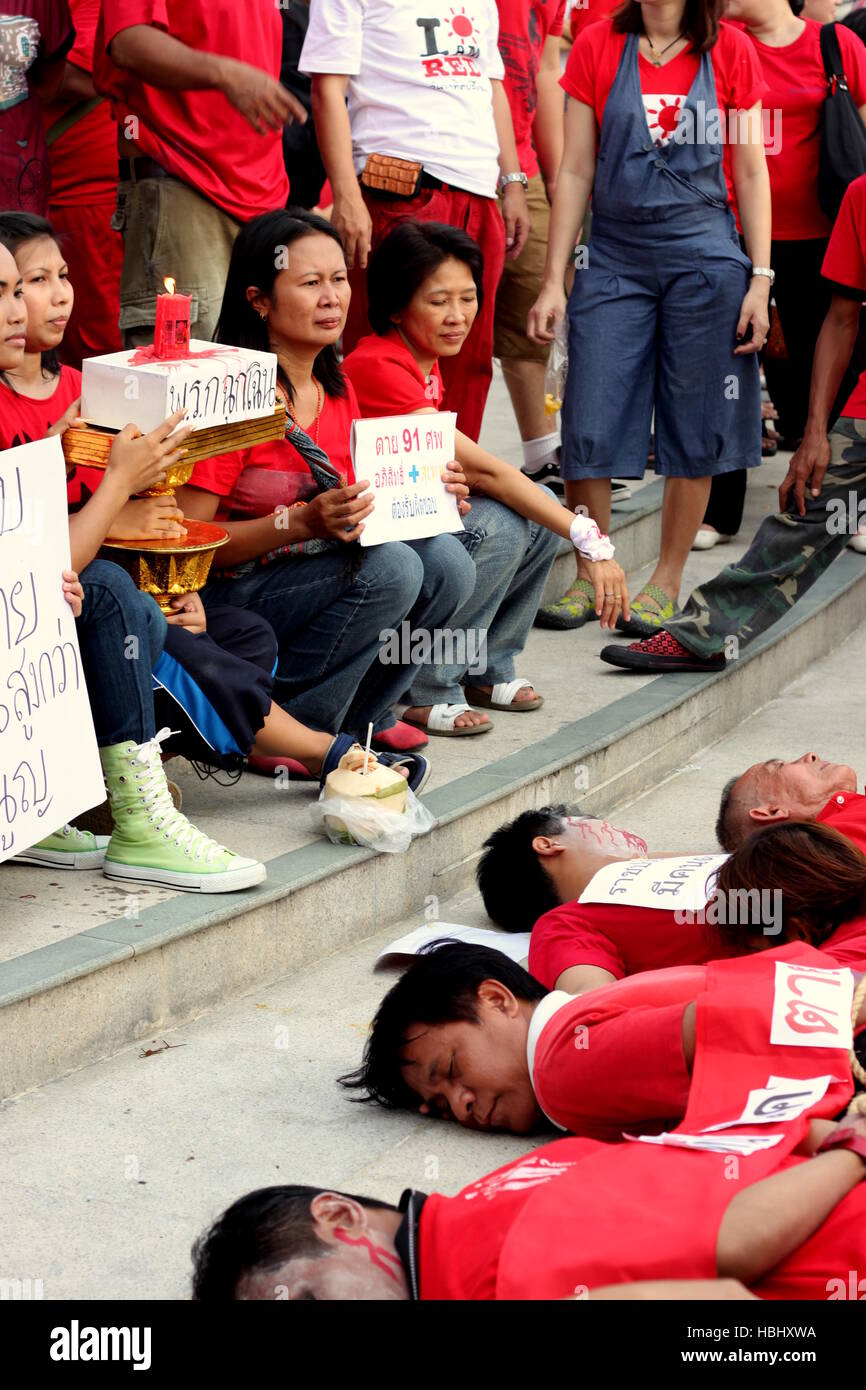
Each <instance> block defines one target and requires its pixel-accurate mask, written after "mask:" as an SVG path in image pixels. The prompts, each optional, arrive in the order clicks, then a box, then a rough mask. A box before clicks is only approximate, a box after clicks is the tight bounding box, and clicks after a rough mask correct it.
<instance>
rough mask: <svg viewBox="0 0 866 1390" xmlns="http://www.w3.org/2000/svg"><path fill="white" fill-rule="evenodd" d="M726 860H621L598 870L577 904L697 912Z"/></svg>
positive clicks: (703, 857)
mask: <svg viewBox="0 0 866 1390" xmlns="http://www.w3.org/2000/svg"><path fill="white" fill-rule="evenodd" d="M727 857H728V856H727V855H726V854H691V855H682V856H677V857H675V858H671V859H623V860H620V861H619V862H618V863H616V864H607V865H605V867H604V868H603V869H599V871H598V873H597V874H595V875H594V876H593V877H592V878H591V879H590V881H589V883H588V884H587V885H586V887H585V888H584V890H583V892H582V893H581V895H580V897H579V899H578V902H582V903H627V904H628V906H629V907H663V908H667V909H669V910H670V909H675V910H678V911H682V912H700V911H701V909H702V908H704V907H706V904H707V902H708V901H709V899H710V897H711V896H712V893H713V889H714V887H715V881H716V874H717V873H718V871H719V869H720V868H721V867H722V865H723V864H724V862H725V860H726V859H727Z"/></svg>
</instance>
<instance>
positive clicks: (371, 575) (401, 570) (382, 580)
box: [361, 541, 424, 618]
mask: <svg viewBox="0 0 866 1390" xmlns="http://www.w3.org/2000/svg"><path fill="white" fill-rule="evenodd" d="M361 579H362V581H363V582H364V583H365V584H366V586H367V589H368V592H369V594H370V597H371V598H374V599H375V600H377V601H378V602H379V603H382V604H384V605H386V606H387V608H388V611H389V614H390V615H393V617H394V618H396V617H397V616H398V614H399V616H400V617H405V616H406V614H407V613H408V612H409V609H410V608H411V607H412V605H413V604H414V603H415V601H416V599H417V598H418V595H419V594H420V592H421V588H422V585H423V583H424V564H423V561H422V559H421V557H420V555H418V554H417V553H416V552H415V551H414V550H413V549H412V547H411V546H409V545H403V544H402V543H401V542H400V541H389V542H387V543H386V544H385V545H380V546H377V547H376V548H375V551H374V550H368V551H367V553H366V556H365V560H364V567H363V569H362V571H361Z"/></svg>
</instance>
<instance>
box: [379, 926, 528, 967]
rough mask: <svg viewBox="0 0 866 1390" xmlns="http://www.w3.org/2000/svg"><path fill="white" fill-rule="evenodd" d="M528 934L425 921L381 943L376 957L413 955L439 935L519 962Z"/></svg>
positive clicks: (438, 938)
mask: <svg viewBox="0 0 866 1390" xmlns="http://www.w3.org/2000/svg"><path fill="white" fill-rule="evenodd" d="M529 935H530V934H529V932H528V931H518V932H508V931H493V930H491V929H490V928H489V927H464V926H461V925H459V924H457V923H454V922H428V923H427V925H426V926H423V927H416V928H415V930H414V931H410V932H407V934H406V935H405V936H401V937H400V938H399V939H398V940H397V941H392V942H391V944H390V946H385V947H383V949H382V950H381V951H380V952H379V956H378V959H379V960H384V959H385V958H386V957H387V956H415V955H417V954H418V952H419V951H420V950H421V947H422V946H428V945H429V944H430V942H431V941H438V940H440V938H441V940H443V941H460V942H462V943H463V944H464V945H466V946H487V947H488V948H489V949H490V950H492V951H501V952H502V954H503V955H505V956H508V957H509V959H510V960H513V961H516V962H517V964H518V965H522V963H523V962H524V961H525V960H526V959H527V958H528V956H529Z"/></svg>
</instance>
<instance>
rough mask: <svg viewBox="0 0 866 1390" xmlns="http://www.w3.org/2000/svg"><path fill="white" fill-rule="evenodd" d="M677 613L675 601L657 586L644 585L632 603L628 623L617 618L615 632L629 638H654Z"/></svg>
mask: <svg viewBox="0 0 866 1390" xmlns="http://www.w3.org/2000/svg"><path fill="white" fill-rule="evenodd" d="M647 599H651V600H652V602H653V604H654V605H655V607H650V606H649V605H648V604H647V602H646V600H647ZM679 611H680V610H679V606H678V604H677V602H676V600H675V599H672V598H671V596H670V594H666V593H665V591H664V589H660V588H659V586H658V584H645V585H644V587H643V588H642V589H641V591H640V593H639V594H638V596H637V598H636V599H634V600H633V602H632V605H631V617H630V618H629V620H628V622H626V621H625V619H624V618H623V617H622V615H620V617H618V618H617V620H616V626H617V630H618V631H619V632H627V633H628V634H629V636H631V637H654V636H655V634H656V633H657V632H658V630H659V628H661V627H663V626H664V624H665V623H669V622H670V620H671V619H672V618H675V617H676V615H677V613H679Z"/></svg>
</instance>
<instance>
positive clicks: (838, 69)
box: [821, 24, 847, 87]
mask: <svg viewBox="0 0 866 1390" xmlns="http://www.w3.org/2000/svg"><path fill="white" fill-rule="evenodd" d="M821 57H822V58H823V59H824V71H825V73H826V74H827V81H828V83H829V84H830V86H831V87H832V85H833V78H834V77H835V78H837V79H839V78H841V79H842V81H843V82H844V81H846V80H847V79H846V78H845V68H844V66H843V63H842V50H841V48H840V47H839V35H838V34H837V33H836V25H835V24H822V25H821Z"/></svg>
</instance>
